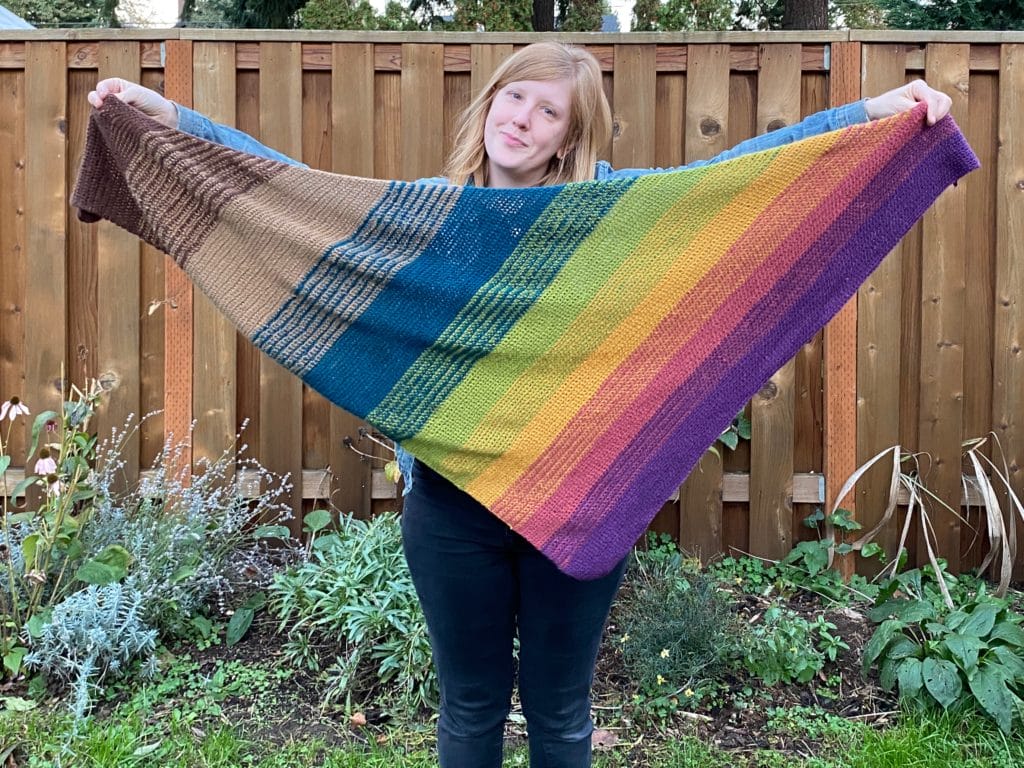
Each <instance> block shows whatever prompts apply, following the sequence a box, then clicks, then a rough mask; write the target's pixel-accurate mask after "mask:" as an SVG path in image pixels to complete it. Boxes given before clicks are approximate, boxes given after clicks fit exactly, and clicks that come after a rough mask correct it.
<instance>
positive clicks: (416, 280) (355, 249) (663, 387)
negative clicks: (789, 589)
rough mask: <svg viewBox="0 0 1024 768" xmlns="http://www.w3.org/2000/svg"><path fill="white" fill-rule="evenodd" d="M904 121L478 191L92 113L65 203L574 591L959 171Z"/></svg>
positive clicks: (927, 135)
mask: <svg viewBox="0 0 1024 768" xmlns="http://www.w3.org/2000/svg"><path fill="white" fill-rule="evenodd" d="M922 107H923V105H922V106H919V107H918V108H917V109H914V110H913V111H910V112H906V113H904V114H901V115H899V116H897V117H893V118H889V119H886V120H880V121H876V122H872V123H867V124H864V125H857V126H853V127H850V128H845V129H843V130H840V131H835V132H832V133H827V134H823V135H820V136H817V137H813V138H809V139H805V140H803V141H800V142H797V143H794V144H790V145H787V146H784V147H781V148H777V149H772V150H768V151H764V152H758V153H756V154H751V155H747V156H744V157H740V158H738V159H735V160H730V161H728V162H723V163H719V164H713V165H710V166H706V167H701V168H697V169H693V170H684V171H677V172H672V173H660V174H650V175H645V176H641V177H639V178H634V179H621V180H620V179H617V180H610V181H593V182H584V183H579V184H568V185H565V186H561V187H540V188H531V189H514V190H513V189H502V190H493V189H480V188H469V187H455V186H443V185H430V184H413V183H406V182H398V181H375V180H370V179H361V178H353V177H346V176H340V175H335V174H330V173H325V172H322V171H315V170H309V169H304V168H297V167H293V166H289V165H284V164H281V163H277V162H274V161H271V160H267V159H264V158H259V157H254V156H250V155H247V154H243V153H239V152H236V151H233V150H230V149H226V148H224V147H221V146H217V145H214V144H210V143H207V142H205V141H202V140H200V139H196V138H194V137H192V136H189V135H186V134H183V133H179V132H176V131H172V130H168V129H166V128H163V127H162V126H160V125H158V124H157V123H155V122H153V121H151V120H149V119H148V118H146V117H144V116H143V115H142V114H141V113H139V112H137V111H136V110H134V109H132V108H130V107H127V106H125V105H123V104H122V103H121V102H120V101H118V100H117V99H107V101H106V103H105V105H104V106H103V108H102V109H100V110H98V111H95V112H94V113H93V115H92V117H91V120H90V123H89V132H88V140H87V147H86V151H85V157H84V160H83V164H82V169H81V172H80V174H79V178H78V183H77V187H76V189H75V192H74V197H73V202H74V205H75V206H77V207H78V208H79V209H80V212H79V216H80V217H81V218H82V219H83V220H85V221H96V220H97V219H99V218H100V217H102V218H106V219H109V220H110V221H113V222H114V223H115V224H118V225H120V226H122V227H124V228H126V229H128V230H130V231H131V232H133V233H135V234H137V235H139V236H140V237H141V238H143V239H145V240H147V241H148V242H150V243H152V244H153V245H155V246H157V247H158V248H160V249H162V250H163V251H165V252H167V253H168V254H170V255H171V256H173V257H174V258H175V259H176V260H177V263H178V264H180V265H181V266H182V267H183V268H184V269H185V271H186V272H187V273H188V274H189V275H190V276H191V279H192V280H193V281H194V282H195V284H196V285H197V286H198V287H199V288H200V289H201V290H203V291H204V292H205V293H206V294H208V295H209V296H210V298H211V299H212V300H213V301H214V302H215V303H216V304H217V305H218V306H219V307H220V308H221V309H222V310H223V311H224V312H225V314H226V315H227V316H228V317H229V318H230V319H231V320H232V321H233V322H234V323H235V324H236V325H237V326H238V327H239V329H240V330H241V331H242V332H243V333H244V334H245V335H246V336H247V337H249V338H250V339H251V340H252V341H253V343H254V344H255V345H256V346H257V347H258V348H260V349H261V350H263V351H264V352H266V353H267V354H268V355H269V356H270V357H272V358H273V359H275V360H277V361H278V362H280V363H281V364H283V365H284V366H286V367H287V368H289V369H290V370H291V371H293V372H294V373H295V374H296V375H298V376H300V377H301V378H302V380H303V381H305V382H307V383H308V384H309V385H310V386H312V387H313V388H315V389H316V390H317V391H319V392H320V393H322V394H323V395H325V396H326V397H327V398H328V399H330V400H331V401H333V402H334V403H336V404H337V405H339V406H341V407H342V408H345V409H346V410H348V411H351V412H352V413H354V414H356V415H358V416H360V417H363V418H365V419H366V420H367V421H368V422H370V423H371V424H373V425H374V426H375V427H377V428H378V429H379V430H380V431H381V432H383V433H384V434H386V435H389V436H390V437H392V438H394V439H395V440H396V441H398V442H400V443H401V444H402V445H403V446H404V447H405V448H407V449H408V450H410V451H411V452H412V453H414V454H415V455H416V456H417V457H418V458H419V459H420V460H422V461H424V462H425V463H426V464H428V465H429V466H431V467H433V468H434V469H435V470H437V471H438V472H440V473H441V474H442V475H444V476H445V477H447V478H448V479H450V480H451V481H452V482H453V483H454V484H455V485H457V486H458V487H459V488H462V489H464V490H465V491H467V492H468V493H469V494H471V495H472V496H473V497H475V498H476V499H478V500H479V501H480V502H481V503H483V504H484V506H486V507H487V508H488V509H490V510H491V511H492V512H493V513H494V514H495V515H497V516H498V517H499V518H501V519H502V520H504V521H505V522H506V523H507V524H508V525H510V526H511V527H512V528H513V529H515V530H516V531H518V532H519V533H521V534H522V535H523V536H524V537H526V538H527V539H528V540H529V541H530V542H532V543H533V544H534V545H535V546H536V547H538V548H539V549H540V550H541V551H542V552H543V553H544V554H545V555H546V556H547V557H548V558H550V559H551V560H552V561H553V562H554V563H555V564H556V565H557V566H558V567H559V568H560V569H562V570H563V571H565V572H566V573H568V574H570V575H572V576H575V577H578V578H592V577H596V576H599V575H601V574H604V573H606V572H608V571H609V570H610V569H611V568H612V567H613V565H614V564H615V563H616V562H617V561H618V560H620V559H621V558H622V557H623V555H624V554H625V553H626V552H627V551H628V550H629V548H630V547H631V546H632V545H633V544H634V542H635V541H636V539H637V538H638V536H640V535H641V534H642V533H643V531H644V529H645V527H646V526H647V525H648V523H649V522H650V520H651V519H652V518H653V516H654V515H655V514H656V513H657V511H658V509H659V508H660V507H661V506H662V503H663V502H664V500H665V499H666V498H668V497H669V496H670V495H671V494H672V493H673V492H674V490H675V489H676V487H677V486H678V485H679V484H680V482H681V481H682V480H683V479H684V478H685V477H686V475H687V473H688V472H689V471H690V469H691V468H692V467H693V466H694V464H695V463H696V462H697V460H698V459H699V458H700V456H701V454H702V453H703V452H704V451H705V449H706V448H707V447H708V445H709V444H711V443H712V442H713V441H714V440H715V438H716V437H717V436H718V435H719V433H720V432H721V431H722V430H723V428H725V427H726V426H727V425H728V424H729V423H730V421H731V419H732V418H733V417H734V416H735V415H736V413H737V412H738V411H739V410H740V409H741V408H742V407H743V405H744V403H745V402H746V401H747V400H748V399H749V398H750V397H751V396H752V395H753V394H754V393H755V392H756V391H757V390H758V388H759V387H760V386H761V384H762V383H763V382H764V381H765V380H766V379H768V378H769V377H770V376H771V375H772V373H773V372H774V371H775V370H776V369H777V368H779V367H780V366H781V365H782V364H783V363H785V362H786V360H787V359H789V358H790V357H791V356H792V355H793V354H794V353H795V352H796V351H797V349H798V348H799V347H800V345H801V344H803V343H804V342H805V341H807V339H808V338H810V337H811V336H812V335H813V334H814V333H815V332H816V331H817V330H818V329H820V328H821V327H822V326H823V325H824V324H825V323H826V322H827V321H828V319H829V318H831V317H832V315H833V314H835V313H836V312H837V311H838V310H839V309H840V308H841V307H842V305H843V304H844V303H845V302H846V300H847V299H849V298H850V297H851V296H852V295H853V294H854V292H855V291H856V290H857V286H858V285H860V283H861V282H862V281H863V280H864V279H865V278H867V277H868V275H869V274H870V273H871V271H872V270H873V269H874V268H875V267H876V266H877V265H878V263H879V261H881V259H882V258H883V257H884V256H885V254H886V253H887V252H888V251H889V250H890V249H891V248H892V247H893V246H894V245H895V244H896V242H897V241H898V240H899V238H900V237H901V236H902V235H903V234H904V233H905V232H906V231H907V229H908V228H909V227H910V226H911V225H912V224H913V223H914V221H915V220H916V219H917V218H918V217H920V216H921V215H922V213H924V211H925V210H926V209H927V208H928V206H929V205H931V203H932V201H934V200H935V198H936V197H937V196H938V195H939V194H940V193H941V192H942V190H943V189H945V188H946V187H947V186H948V185H950V184H952V183H954V182H955V181H956V180H957V179H958V178H960V177H961V176H963V175H964V174H966V173H967V172H969V171H970V170H972V169H973V168H975V167H976V166H977V159H976V158H975V157H974V154H973V153H972V152H971V150H970V148H969V147H968V146H967V144H966V142H965V141H964V138H963V136H962V135H961V134H960V132H959V130H958V129H957V127H956V125H955V124H954V123H953V121H952V119H950V118H946V119H944V120H943V121H941V122H940V123H939V124H937V125H936V126H934V127H931V128H929V127H926V126H925V124H924V110H923V108H922Z"/></svg>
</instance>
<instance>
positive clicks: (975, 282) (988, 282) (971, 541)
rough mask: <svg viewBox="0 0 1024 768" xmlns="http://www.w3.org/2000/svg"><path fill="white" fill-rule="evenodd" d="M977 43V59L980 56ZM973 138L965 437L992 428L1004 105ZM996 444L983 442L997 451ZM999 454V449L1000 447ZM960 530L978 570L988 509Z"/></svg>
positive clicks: (989, 100) (965, 561) (965, 563)
mask: <svg viewBox="0 0 1024 768" xmlns="http://www.w3.org/2000/svg"><path fill="white" fill-rule="evenodd" d="M973 48H974V46H972V52H971V60H972V61H973V60H974V58H975V56H974V52H973ZM970 94H971V102H972V103H973V104H978V103H981V104H986V105H987V104H998V103H999V80H998V78H997V77H996V76H994V75H993V74H992V73H990V72H983V73H978V72H973V71H972V72H971V82H970ZM963 130H964V134H965V135H966V137H967V142H968V143H969V144H970V145H971V147H973V149H974V151H975V153H977V155H978V157H979V159H980V160H981V168H979V169H978V170H976V171H974V172H973V173H971V174H970V175H969V176H967V178H966V179H964V180H963V182H962V183H963V185H964V187H965V190H966V191H965V195H966V197H967V224H966V228H967V243H969V244H970V251H969V252H968V254H967V256H966V258H967V266H966V270H967V272H966V274H967V284H966V296H965V299H964V302H965V304H964V306H965V307H966V313H965V315H964V424H963V435H964V438H965V439H969V438H972V437H983V436H985V435H988V434H989V432H990V430H991V429H992V387H993V382H992V360H993V342H994V339H995V328H994V325H993V324H994V317H995V261H996V221H995V216H994V215H993V212H994V211H995V210H996V167H997V165H998V164H997V162H996V152H997V149H996V144H997V141H998V131H999V111H998V109H987V108H986V109H972V110H971V117H970V120H969V121H968V123H967V125H964V126H963ZM992 447H993V446H992V444H991V443H989V444H988V445H986V446H985V447H983V449H982V451H983V453H985V454H986V455H989V456H991V455H992V453H993V452H992ZM996 453H998V451H996ZM965 518H966V523H965V524H962V525H961V532H960V567H961V568H962V569H963V570H970V569H977V568H978V566H980V565H981V562H982V559H983V558H984V556H985V554H986V553H987V552H988V546H987V534H986V533H985V530H987V528H986V524H985V519H984V518H985V514H984V511H983V510H982V509H980V508H977V507H974V508H972V509H969V510H966V514H965Z"/></svg>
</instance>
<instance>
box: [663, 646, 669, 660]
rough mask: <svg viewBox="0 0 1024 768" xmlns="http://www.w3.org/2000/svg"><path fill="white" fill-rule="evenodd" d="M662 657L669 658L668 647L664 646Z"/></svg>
mask: <svg viewBox="0 0 1024 768" xmlns="http://www.w3.org/2000/svg"><path fill="white" fill-rule="evenodd" d="M661 658H663V659H667V658H668V648H662V649H661Z"/></svg>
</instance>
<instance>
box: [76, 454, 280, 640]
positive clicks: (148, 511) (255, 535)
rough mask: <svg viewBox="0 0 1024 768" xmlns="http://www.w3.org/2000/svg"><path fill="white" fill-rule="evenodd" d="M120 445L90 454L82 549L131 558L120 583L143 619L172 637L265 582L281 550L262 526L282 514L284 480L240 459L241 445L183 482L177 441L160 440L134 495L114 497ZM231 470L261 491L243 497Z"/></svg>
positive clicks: (204, 462)
mask: <svg viewBox="0 0 1024 768" xmlns="http://www.w3.org/2000/svg"><path fill="white" fill-rule="evenodd" d="M119 445H120V443H119V442H118V441H117V440H111V441H108V442H107V443H105V444H104V445H101V446H100V448H99V451H98V457H97V462H96V467H97V469H96V472H95V474H94V476H93V478H92V482H93V485H94V487H95V488H96V491H97V500H96V502H95V509H94V511H93V515H92V519H91V521H90V525H89V530H88V531H87V532H85V533H84V534H83V537H82V538H83V543H84V544H85V546H86V549H87V550H89V551H92V552H99V551H102V550H103V549H104V547H107V546H109V545H112V544H119V545H121V546H123V547H124V548H125V549H126V550H127V551H128V552H129V553H131V556H132V563H131V565H130V566H129V569H128V573H127V575H126V576H125V578H124V581H123V583H124V585H125V587H126V588H130V589H133V590H136V591H137V592H138V593H139V594H140V595H141V597H142V603H143V607H142V612H143V616H144V617H145V619H146V621H148V622H149V623H150V624H152V625H153V626H154V627H156V628H157V629H159V630H160V632H161V633H162V634H164V635H176V634H179V633H180V632H181V631H182V630H183V629H184V627H185V626H186V625H187V622H188V620H189V619H190V618H191V616H192V615H194V614H195V613H197V612H200V611H204V610H206V609H211V608H213V609H216V610H218V611H219V612H220V613H221V614H223V613H225V612H226V611H227V610H228V609H229V608H231V607H233V603H234V602H235V599H234V595H235V593H236V592H249V591H251V590H253V589H256V588H258V587H260V586H263V585H264V584H266V583H268V582H269V580H270V575H271V573H272V571H273V569H274V567H275V566H274V561H275V559H280V557H281V554H282V553H281V552H279V551H278V552H272V551H270V550H269V549H268V546H267V542H266V540H265V539H263V538H261V537H260V535H259V534H260V530H259V528H258V527H256V526H254V525H252V522H253V521H259V522H260V523H261V524H267V523H278V522H281V521H283V520H286V519H287V518H288V517H289V516H290V509H289V508H288V506H287V505H285V504H283V503H280V502H276V501H274V499H280V498H287V491H288V490H289V489H290V487H291V486H290V483H289V481H288V479H287V478H282V477H278V476H277V475H274V474H273V473H271V472H270V471H269V470H267V469H265V468H264V467H262V466H260V465H259V464H258V463H257V462H255V461H251V460H246V461H243V460H239V459H238V454H239V453H242V452H243V451H244V450H245V446H241V447H239V448H238V449H237V451H236V450H234V449H232V450H228V451H225V452H224V453H222V454H221V455H220V456H219V457H217V458H216V459H214V460H201V461H200V462H199V466H198V468H197V471H196V472H195V473H194V474H192V475H191V476H189V477H188V478H186V477H185V476H183V474H182V473H181V472H180V471H178V468H179V467H181V466H183V461H184V459H183V450H184V446H183V445H182V444H180V443H179V444H172V443H170V442H168V443H165V445H164V448H163V450H162V451H161V453H160V455H159V456H158V457H157V459H156V461H155V462H154V464H153V466H152V471H151V472H149V473H148V474H147V476H146V477H145V478H144V479H143V480H142V481H141V482H140V485H139V487H138V488H136V489H134V490H132V491H130V492H128V493H119V492H118V490H117V488H118V486H117V483H118V480H119V476H120V475H121V472H122V470H123V459H122V458H121V452H120V451H119ZM240 470H247V471H248V472H249V473H255V475H256V477H257V481H258V482H259V483H260V486H259V487H261V488H263V489H265V490H264V492H263V493H262V494H261V495H259V496H257V497H256V498H252V499H250V498H242V497H241V496H240V495H239V493H238V490H237V482H236V478H237V476H238V472H239V471H240Z"/></svg>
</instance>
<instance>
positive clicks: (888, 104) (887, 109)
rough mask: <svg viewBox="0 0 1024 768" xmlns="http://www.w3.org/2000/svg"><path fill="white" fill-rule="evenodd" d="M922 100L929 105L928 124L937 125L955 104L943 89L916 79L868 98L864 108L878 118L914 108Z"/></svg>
mask: <svg viewBox="0 0 1024 768" xmlns="http://www.w3.org/2000/svg"><path fill="white" fill-rule="evenodd" d="M922 101H923V102H925V103H926V104H927V105H928V125H935V123H937V122H938V121H939V120H941V119H942V118H944V117H945V116H946V115H947V114H949V109H950V107H952V106H953V100H952V99H951V98H949V96H947V95H946V94H944V93H943V92H942V91H936V90H935V89H934V88H932V87H931V86H930V85H928V83H926V82H925V81H924V80H914V81H913V82H910V83H907V84H906V85H904V86H901V87H899V88H893V89H892V90H891V91H886V92H885V93H883V94H882V95H881V96H875V97H874V98H871V99H868V100H867V101H866V102H865V103H864V109H865V110H866V111H867V113H868V117H869V118H870V119H871V120H878V119H879V118H881V117H892V116H893V115H898V114H899V113H900V112H904V111H906V110H908V109H912V108H913V107H914V106H915V105H916V104H919V103H920V102H922Z"/></svg>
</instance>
